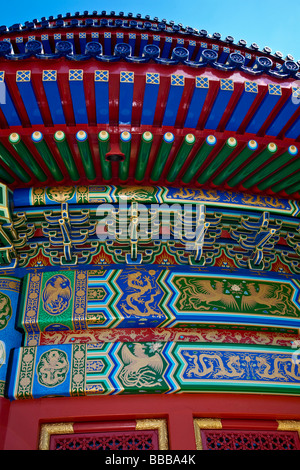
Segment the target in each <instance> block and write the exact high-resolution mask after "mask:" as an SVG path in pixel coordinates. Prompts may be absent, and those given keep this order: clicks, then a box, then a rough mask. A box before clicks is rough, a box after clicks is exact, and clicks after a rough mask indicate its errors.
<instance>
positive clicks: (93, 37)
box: [91, 31, 99, 42]
mask: <svg viewBox="0 0 300 470" xmlns="http://www.w3.org/2000/svg"><path fill="white" fill-rule="evenodd" d="M91 40H92V41H94V42H99V33H97V32H95V31H94V32H92V34H91Z"/></svg>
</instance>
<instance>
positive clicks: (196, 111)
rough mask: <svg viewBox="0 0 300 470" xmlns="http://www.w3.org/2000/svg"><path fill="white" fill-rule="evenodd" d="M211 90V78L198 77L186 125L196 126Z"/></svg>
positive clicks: (189, 126)
mask: <svg viewBox="0 0 300 470" xmlns="http://www.w3.org/2000/svg"><path fill="white" fill-rule="evenodd" d="M208 90H209V79H208V78H207V77H202V76H201V77H196V78H195V88H194V92H193V96H192V99H191V102H190V105H189V109H188V113H187V116H186V119H185V123H184V127H188V128H195V127H196V126H197V124H198V121H199V117H200V114H201V111H202V108H203V105H204V102H205V99H206V96H207V93H208Z"/></svg>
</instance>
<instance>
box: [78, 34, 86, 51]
mask: <svg viewBox="0 0 300 470" xmlns="http://www.w3.org/2000/svg"><path fill="white" fill-rule="evenodd" d="M79 45H80V52H81V54H84V52H85V46H86V33H79Z"/></svg>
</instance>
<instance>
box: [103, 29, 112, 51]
mask: <svg viewBox="0 0 300 470" xmlns="http://www.w3.org/2000/svg"><path fill="white" fill-rule="evenodd" d="M104 54H105V55H111V33H104Z"/></svg>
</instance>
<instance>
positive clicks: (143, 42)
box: [139, 34, 148, 57]
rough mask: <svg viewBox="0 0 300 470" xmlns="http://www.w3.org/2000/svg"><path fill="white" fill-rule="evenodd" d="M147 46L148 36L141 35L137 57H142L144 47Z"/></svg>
mask: <svg viewBox="0 0 300 470" xmlns="http://www.w3.org/2000/svg"><path fill="white" fill-rule="evenodd" d="M147 44H148V34H141V43H140V51H139V56H140V57H141V56H142V55H143V50H144V47H145V46H147Z"/></svg>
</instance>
